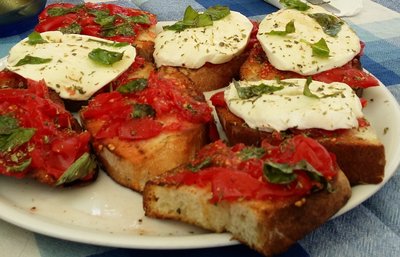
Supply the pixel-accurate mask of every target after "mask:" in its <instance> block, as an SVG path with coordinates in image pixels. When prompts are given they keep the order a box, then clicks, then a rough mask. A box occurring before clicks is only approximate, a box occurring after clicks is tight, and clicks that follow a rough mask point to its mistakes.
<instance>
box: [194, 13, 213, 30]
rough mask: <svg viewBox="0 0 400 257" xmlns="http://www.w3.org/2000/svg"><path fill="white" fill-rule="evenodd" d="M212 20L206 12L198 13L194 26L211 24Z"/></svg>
mask: <svg viewBox="0 0 400 257" xmlns="http://www.w3.org/2000/svg"><path fill="white" fill-rule="evenodd" d="M212 25H213V21H212V19H211V17H210V16H209V15H207V14H204V13H200V14H199V16H198V17H197V20H196V27H207V26H212Z"/></svg>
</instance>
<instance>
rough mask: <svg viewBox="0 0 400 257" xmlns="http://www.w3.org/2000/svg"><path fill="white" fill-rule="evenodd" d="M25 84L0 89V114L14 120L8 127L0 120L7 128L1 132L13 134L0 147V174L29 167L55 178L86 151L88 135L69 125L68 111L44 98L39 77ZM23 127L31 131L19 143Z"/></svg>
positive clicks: (14, 173)
mask: <svg viewBox="0 0 400 257" xmlns="http://www.w3.org/2000/svg"><path fill="white" fill-rule="evenodd" d="M27 86H28V88H26V89H2V90H0V117H2V119H3V121H4V120H7V121H8V122H14V123H15V124H14V125H12V126H10V127H9V125H7V124H4V123H3V124H2V126H3V127H5V128H6V129H11V130H10V131H8V132H4V131H3V132H4V134H1V133H3V132H1V131H0V134H1V135H2V136H4V135H8V134H9V133H15V134H12V135H13V136H12V137H7V140H6V142H7V144H10V145H11V146H10V147H8V148H7V149H2V150H0V174H3V175H7V176H14V177H18V178H22V177H24V176H25V175H26V174H28V173H29V172H30V171H32V170H43V171H46V174H47V175H48V176H50V177H52V178H54V180H55V181H56V180H57V179H58V178H59V177H60V176H61V175H62V174H63V173H64V172H65V171H66V170H67V169H68V168H69V167H70V166H71V165H72V164H73V163H74V161H76V160H77V158H79V157H80V156H82V155H83V154H84V153H85V152H88V151H89V139H90V135H89V133H88V132H83V133H78V132H75V131H74V130H72V129H71V124H72V123H73V122H74V121H73V117H72V115H71V114H70V113H69V112H67V111H66V110H65V109H64V108H63V107H62V106H61V105H59V104H56V103H54V102H52V101H51V100H50V99H49V98H48V88H47V86H46V85H45V83H44V82H43V81H40V82H34V81H30V80H28V81H27ZM21 131H22V132H21ZM23 131H31V132H32V135H31V137H30V138H28V139H27V140H25V141H22V142H23V143H22V144H19V143H18V142H20V140H22V139H21V138H24V137H25V135H24V133H23ZM3 139H4V138H3ZM3 143H4V142H2V144H3ZM2 144H0V145H2ZM3 146H4V145H3ZM0 149H1V147H0Z"/></svg>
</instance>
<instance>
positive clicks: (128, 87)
mask: <svg viewBox="0 0 400 257" xmlns="http://www.w3.org/2000/svg"><path fill="white" fill-rule="evenodd" d="M146 87H147V79H144V78H139V79H135V80H131V81H129V82H128V83H126V84H124V85H121V86H119V87H118V88H117V91H118V92H120V93H121V94H129V93H132V92H137V91H141V90H143V89H145V88H146Z"/></svg>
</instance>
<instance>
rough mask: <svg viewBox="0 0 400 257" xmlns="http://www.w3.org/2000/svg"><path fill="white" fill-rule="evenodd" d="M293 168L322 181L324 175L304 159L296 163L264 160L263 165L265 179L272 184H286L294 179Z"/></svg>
mask: <svg viewBox="0 0 400 257" xmlns="http://www.w3.org/2000/svg"><path fill="white" fill-rule="evenodd" d="M295 170H303V171H307V174H308V175H309V176H310V178H311V179H312V180H314V181H318V182H321V181H324V180H325V179H324V177H323V176H322V174H321V173H320V172H318V171H317V170H316V169H315V168H314V167H313V166H312V165H311V164H310V163H308V162H307V161H306V160H301V161H299V162H297V163H296V164H292V165H290V164H286V163H275V162H269V161H267V162H265V163H264V167H263V172H264V176H265V178H266V179H267V181H269V182H271V183H274V184H287V183H290V182H292V181H294V180H295V179H296V177H297V176H296V174H295V173H294V171H295Z"/></svg>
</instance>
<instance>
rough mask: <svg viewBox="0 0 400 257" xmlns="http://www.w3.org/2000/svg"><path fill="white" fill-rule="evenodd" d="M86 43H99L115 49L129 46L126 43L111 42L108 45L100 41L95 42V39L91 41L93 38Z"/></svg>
mask: <svg viewBox="0 0 400 257" xmlns="http://www.w3.org/2000/svg"><path fill="white" fill-rule="evenodd" d="M88 41H92V42H96V43H99V44H101V45H105V46H111V47H117V48H118V47H124V46H127V45H129V43H128V42H112V43H108V42H104V41H101V40H96V39H93V38H90V39H89V40H88Z"/></svg>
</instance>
